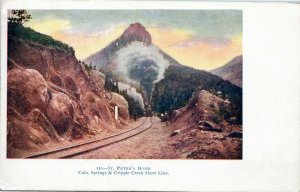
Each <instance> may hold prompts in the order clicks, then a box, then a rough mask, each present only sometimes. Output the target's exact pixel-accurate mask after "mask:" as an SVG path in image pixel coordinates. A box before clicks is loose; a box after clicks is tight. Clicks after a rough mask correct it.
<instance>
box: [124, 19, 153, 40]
mask: <svg viewBox="0 0 300 192" xmlns="http://www.w3.org/2000/svg"><path fill="white" fill-rule="evenodd" d="M121 38H122V39H124V40H126V41H141V42H145V43H146V44H147V45H150V44H151V35H150V33H149V32H148V31H146V29H145V27H144V26H143V25H141V24H140V23H134V24H131V25H130V26H129V27H128V28H127V29H126V30H125V31H124V33H123V34H122V36H121Z"/></svg>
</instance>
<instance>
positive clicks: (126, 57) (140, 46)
mask: <svg viewBox="0 0 300 192" xmlns="http://www.w3.org/2000/svg"><path fill="white" fill-rule="evenodd" d="M116 54H117V59H116V64H117V72H118V73H119V74H120V75H123V76H124V77H125V78H126V80H127V81H128V83H133V84H139V82H136V81H137V80H136V79H133V78H132V77H131V76H130V74H129V69H130V67H132V65H133V63H142V62H143V61H146V60H148V61H152V62H155V63H156V65H151V66H149V67H150V68H151V69H153V70H154V71H156V73H157V76H156V77H155V78H154V80H153V82H152V83H153V84H154V83H157V82H158V81H160V80H161V79H163V78H164V76H163V75H164V72H165V70H166V68H167V67H168V66H169V62H168V61H167V60H166V59H165V58H164V57H163V55H162V54H161V53H160V51H159V48H158V47H156V46H154V45H149V46H146V45H144V43H142V42H133V43H131V44H130V45H128V46H126V47H124V48H122V49H120V50H119V51H118V52H117V53H116Z"/></svg>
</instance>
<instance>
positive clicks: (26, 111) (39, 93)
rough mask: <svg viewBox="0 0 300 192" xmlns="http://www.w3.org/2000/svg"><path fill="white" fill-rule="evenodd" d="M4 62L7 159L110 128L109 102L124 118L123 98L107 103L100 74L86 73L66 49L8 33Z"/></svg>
mask: <svg viewBox="0 0 300 192" xmlns="http://www.w3.org/2000/svg"><path fill="white" fill-rule="evenodd" d="M7 62H8V73H7V141H8V142H7V144H8V146H7V150H8V151H7V152H8V153H7V156H8V157H9V158H14V157H23V156H26V155H28V154H31V153H34V152H38V151H41V150H45V149H47V148H48V147H49V146H50V145H51V144H52V143H57V142H62V141H64V140H75V139H80V138H86V137H90V136H92V135H95V134H98V133H101V132H102V131H108V130H114V129H115V128H117V127H118V125H119V122H117V121H116V120H115V119H114V118H113V112H114V109H113V105H111V103H112V102H114V104H119V103H120V105H122V107H121V110H122V115H121V118H122V119H121V120H122V121H126V120H127V119H128V105H127V106H126V104H127V103H126V100H125V101H124V100H122V99H120V98H119V97H121V96H118V98H119V99H115V100H113V101H112V98H113V96H112V95H111V94H110V93H108V92H106V91H105V90H104V81H105V76H104V75H103V74H101V73H100V72H98V73H97V72H92V73H91V75H89V74H87V72H86V71H85V69H84V68H83V66H82V65H81V64H80V63H79V62H78V61H77V59H76V58H75V56H74V53H73V52H71V51H68V50H59V49H54V48H50V47H48V46H44V45H41V44H37V43H33V42H31V41H26V40H23V39H21V38H19V37H16V36H14V35H9V36H8V61H7ZM115 97H116V96H114V98H115ZM118 102H119V103H118ZM126 107H127V109H126Z"/></svg>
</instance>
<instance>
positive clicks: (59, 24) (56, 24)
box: [25, 19, 71, 36]
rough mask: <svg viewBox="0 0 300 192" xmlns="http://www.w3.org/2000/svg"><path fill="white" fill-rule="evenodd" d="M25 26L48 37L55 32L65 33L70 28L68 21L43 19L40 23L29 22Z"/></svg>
mask: <svg viewBox="0 0 300 192" xmlns="http://www.w3.org/2000/svg"><path fill="white" fill-rule="evenodd" d="M25 26H26V27H30V28H32V29H34V30H36V31H38V32H40V33H43V34H46V35H50V36H51V35H52V34H53V33H55V32H61V31H66V30H69V29H70V28H71V24H70V21H69V20H65V19H45V20H40V21H31V22H29V23H26V24H25Z"/></svg>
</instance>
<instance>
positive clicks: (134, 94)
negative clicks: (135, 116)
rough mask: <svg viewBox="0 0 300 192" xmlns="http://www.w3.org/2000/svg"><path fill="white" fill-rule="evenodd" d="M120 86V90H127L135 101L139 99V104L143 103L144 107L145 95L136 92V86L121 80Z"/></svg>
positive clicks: (142, 106)
mask: <svg viewBox="0 0 300 192" xmlns="http://www.w3.org/2000/svg"><path fill="white" fill-rule="evenodd" d="M118 86H119V90H121V91H123V90H127V94H128V95H129V96H130V97H131V98H133V99H134V100H135V101H138V102H139V104H140V105H141V108H142V109H144V101H143V97H142V95H141V94H140V93H138V92H136V88H134V87H132V86H130V85H128V84H125V83H122V82H119V84H118Z"/></svg>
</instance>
